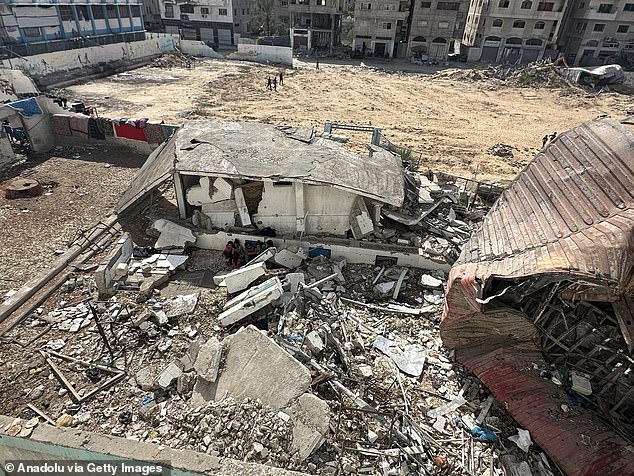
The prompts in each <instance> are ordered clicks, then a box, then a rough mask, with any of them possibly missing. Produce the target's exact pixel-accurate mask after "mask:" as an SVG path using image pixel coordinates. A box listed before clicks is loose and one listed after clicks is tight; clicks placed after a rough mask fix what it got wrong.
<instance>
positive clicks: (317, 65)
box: [315, 60, 319, 69]
mask: <svg viewBox="0 0 634 476" xmlns="http://www.w3.org/2000/svg"><path fill="white" fill-rule="evenodd" d="M315 69H319V60H317V62H316V63H315Z"/></svg>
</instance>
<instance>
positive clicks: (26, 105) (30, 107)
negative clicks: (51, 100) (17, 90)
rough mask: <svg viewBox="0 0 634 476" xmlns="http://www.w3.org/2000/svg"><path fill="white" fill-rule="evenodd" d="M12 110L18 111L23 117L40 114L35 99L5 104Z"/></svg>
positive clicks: (40, 110) (40, 111)
mask: <svg viewBox="0 0 634 476" xmlns="http://www.w3.org/2000/svg"><path fill="white" fill-rule="evenodd" d="M7 106H10V107H12V108H14V109H18V110H19V111H20V114H22V115H23V116H24V117H31V116H34V115H35V114H42V109H40V105H39V104H38V103H37V101H36V100H35V98H28V99H22V100H21V101H14V102H10V103H8V104H7Z"/></svg>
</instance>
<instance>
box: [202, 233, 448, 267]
mask: <svg viewBox="0 0 634 476" xmlns="http://www.w3.org/2000/svg"><path fill="white" fill-rule="evenodd" d="M235 238H238V239H239V240H240V241H242V242H244V241H246V240H253V239H258V237H256V236H253V235H243V234H240V233H227V232H224V231H219V232H217V233H211V232H210V233H205V232H199V233H198V235H197V237H196V246H197V247H199V248H203V249H209V250H218V251H220V250H223V249H224V247H225V246H226V244H227V241H233V240H234V239H235ZM266 239H267V240H269V239H270V240H271V241H273V244H274V245H275V246H276V247H277V248H278V249H283V248H288V247H301V248H304V249H309V248H323V249H326V250H330V252H331V256H333V257H340V256H341V257H344V258H346V260H347V261H348V263H357V264H374V263H375V262H376V259H377V257H381V258H392V259H396V264H397V265H398V266H411V267H414V268H421V269H428V270H442V271H446V272H448V271H449V269H450V268H451V266H450V265H448V264H447V263H438V262H436V261H433V260H431V259H429V258H426V257H425V256H423V255H422V253H421V250H419V249H418V248H414V247H411V246H395V245H381V244H377V243H368V242H363V244H362V243H361V242H359V241H355V240H345V239H336V238H323V239H320V238H316V237H304V238H303V239H302V240H287V239H283V238H268V237H267V238H266Z"/></svg>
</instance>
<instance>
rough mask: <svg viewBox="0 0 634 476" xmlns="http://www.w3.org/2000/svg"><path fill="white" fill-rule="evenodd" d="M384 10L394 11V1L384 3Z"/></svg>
mask: <svg viewBox="0 0 634 476" xmlns="http://www.w3.org/2000/svg"><path fill="white" fill-rule="evenodd" d="M383 10H387V11H390V12H391V11H394V4H393V3H386V4H385V5H383Z"/></svg>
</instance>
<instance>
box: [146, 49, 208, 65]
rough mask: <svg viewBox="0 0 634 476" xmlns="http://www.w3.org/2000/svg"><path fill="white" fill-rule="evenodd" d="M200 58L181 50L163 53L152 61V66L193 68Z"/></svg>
mask: <svg viewBox="0 0 634 476" xmlns="http://www.w3.org/2000/svg"><path fill="white" fill-rule="evenodd" d="M199 61H200V60H199V59H197V58H196V57H195V56H190V55H187V54H185V53H181V52H180V51H176V52H174V53H170V54H166V55H161V56H160V57H158V58H156V59H155V60H154V61H152V64H151V66H152V67H154V68H175V67H178V68H188V69H189V68H193V67H194V66H195V65H196V63H197V62H199Z"/></svg>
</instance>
